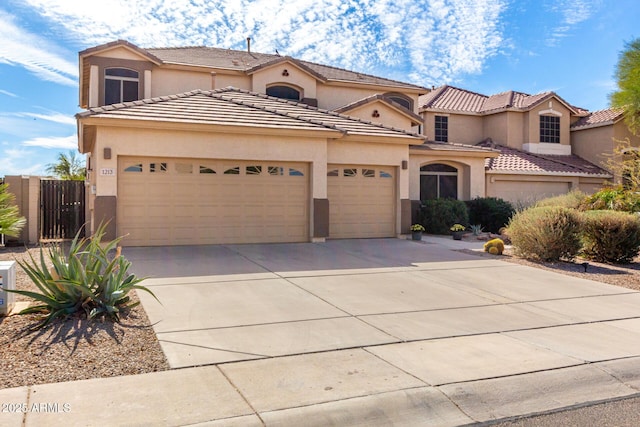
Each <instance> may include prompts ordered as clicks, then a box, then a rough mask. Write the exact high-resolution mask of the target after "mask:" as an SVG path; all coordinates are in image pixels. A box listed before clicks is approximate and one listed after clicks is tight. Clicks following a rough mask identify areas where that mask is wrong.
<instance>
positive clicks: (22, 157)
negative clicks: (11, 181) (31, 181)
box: [0, 148, 45, 176]
mask: <svg viewBox="0 0 640 427" xmlns="http://www.w3.org/2000/svg"><path fill="white" fill-rule="evenodd" d="M33 158H34V152H33V150H28V149H15V148H9V149H6V150H3V151H2V164H0V176H10V175H42V174H43V173H44V169H45V165H43V164H41V163H35V164H32V163H31V162H32V160H33ZM17 165H21V166H19V167H18V166H17ZM25 165H26V166H25Z"/></svg>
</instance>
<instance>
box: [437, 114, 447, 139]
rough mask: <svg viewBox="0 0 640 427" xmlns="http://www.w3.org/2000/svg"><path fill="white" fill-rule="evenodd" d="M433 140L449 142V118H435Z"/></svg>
mask: <svg viewBox="0 0 640 427" xmlns="http://www.w3.org/2000/svg"><path fill="white" fill-rule="evenodd" d="M434 129H435V140H436V141H437V142H449V117H447V116H435V126H434Z"/></svg>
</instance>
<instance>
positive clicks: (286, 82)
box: [251, 62, 317, 98]
mask: <svg viewBox="0 0 640 427" xmlns="http://www.w3.org/2000/svg"><path fill="white" fill-rule="evenodd" d="M284 70H287V73H288V74H289V75H288V76H283V75H282V74H283V72H284ZM251 77H252V89H251V90H253V91H254V92H259V93H266V91H267V87H268V86H280V85H282V86H291V87H293V88H295V89H297V90H299V91H300V97H301V98H316V97H317V93H316V81H317V80H316V78H315V77H313V76H311V75H309V73H307V72H306V71H303V70H301V69H300V68H298V67H296V66H295V65H293V64H292V63H289V62H285V63H282V64H278V65H274V66H273V67H269V68H265V69H262V70H259V71H257V72H255V73H254V74H253V75H252V76H251Z"/></svg>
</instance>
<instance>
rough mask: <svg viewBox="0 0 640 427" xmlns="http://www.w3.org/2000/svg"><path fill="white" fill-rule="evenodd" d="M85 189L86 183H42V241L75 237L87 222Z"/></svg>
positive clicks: (44, 181) (54, 181)
mask: <svg viewBox="0 0 640 427" xmlns="http://www.w3.org/2000/svg"><path fill="white" fill-rule="evenodd" d="M84 189H85V187H84V181H58V180H42V181H40V229H41V236H40V238H41V239H72V238H73V237H75V235H76V233H77V232H78V230H80V229H81V228H82V226H83V225H84V222H85V210H84V201H85V198H84ZM82 235H84V229H83V233H82Z"/></svg>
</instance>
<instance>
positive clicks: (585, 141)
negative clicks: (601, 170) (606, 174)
mask: <svg viewBox="0 0 640 427" xmlns="http://www.w3.org/2000/svg"><path fill="white" fill-rule="evenodd" d="M571 140H572V145H573V147H572V149H573V154H575V155H576V156H579V157H582V158H583V159H585V160H587V161H589V162H591V163H593V164H594V165H598V166H600V167H604V162H605V161H606V156H604V155H603V153H609V154H611V153H613V147H614V142H613V126H600V127H597V128H590V129H584V130H576V131H573V132H571Z"/></svg>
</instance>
